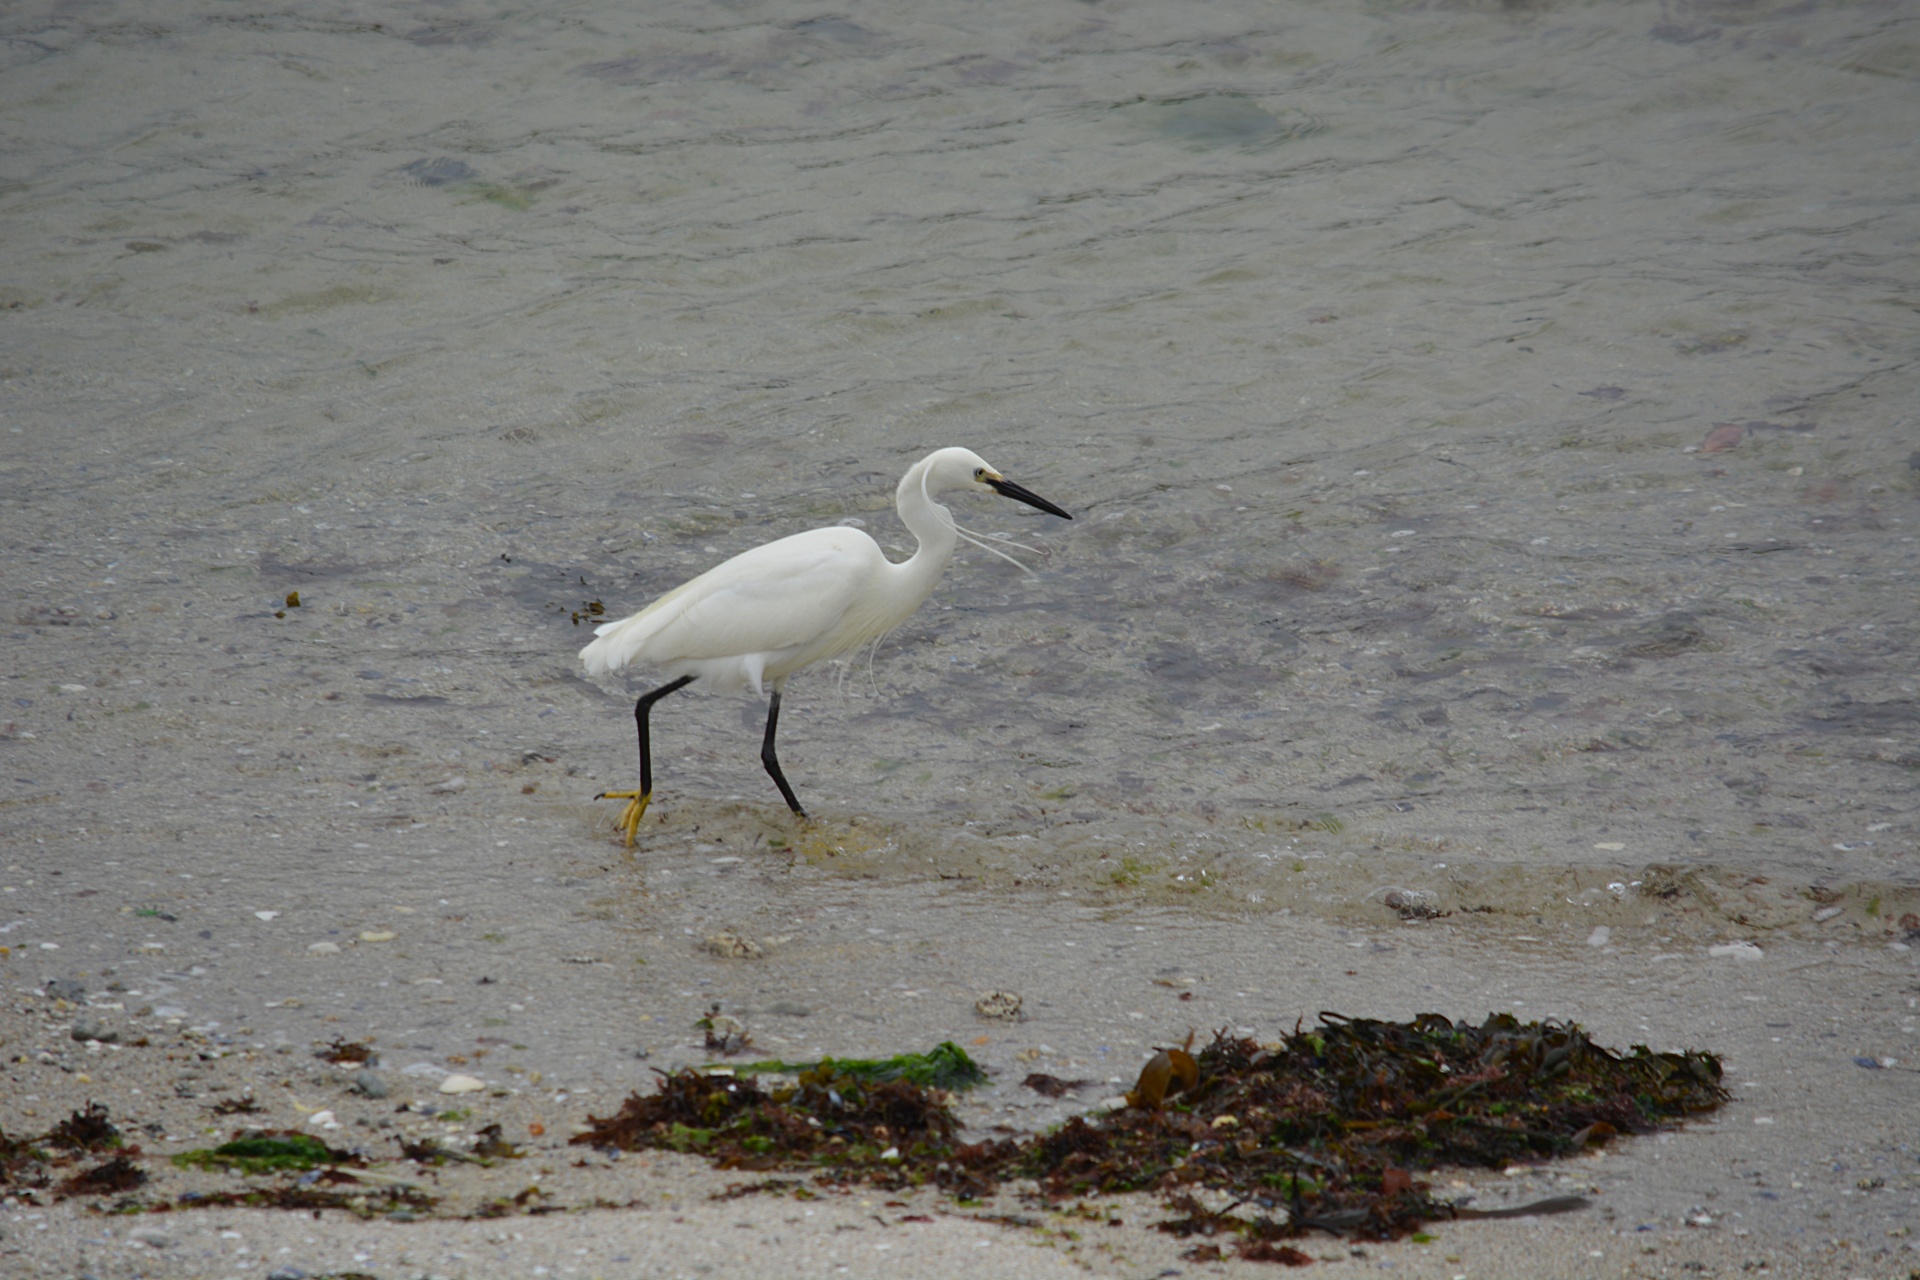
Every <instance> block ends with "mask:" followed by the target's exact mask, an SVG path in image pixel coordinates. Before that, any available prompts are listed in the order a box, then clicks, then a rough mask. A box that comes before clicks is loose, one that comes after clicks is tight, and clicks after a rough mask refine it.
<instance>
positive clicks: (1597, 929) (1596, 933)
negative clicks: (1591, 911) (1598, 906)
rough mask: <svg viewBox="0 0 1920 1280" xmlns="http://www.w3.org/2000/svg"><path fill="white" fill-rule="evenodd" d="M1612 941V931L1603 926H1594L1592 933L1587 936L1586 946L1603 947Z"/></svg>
mask: <svg viewBox="0 0 1920 1280" xmlns="http://www.w3.org/2000/svg"><path fill="white" fill-rule="evenodd" d="M1612 940H1613V930H1611V929H1609V928H1607V926H1605V925H1603V924H1602V925H1595V926H1594V930H1593V932H1592V933H1590V934H1588V935H1587V945H1588V946H1590V947H1604V946H1606V945H1607V943H1608V942H1610V941H1612Z"/></svg>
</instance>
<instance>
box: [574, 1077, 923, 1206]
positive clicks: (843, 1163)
mask: <svg viewBox="0 0 1920 1280" xmlns="http://www.w3.org/2000/svg"><path fill="white" fill-rule="evenodd" d="M837 1065H838V1064H836V1063H834V1062H833V1061H832V1060H828V1061H827V1062H825V1063H822V1064H821V1065H819V1066H817V1067H812V1068H809V1069H806V1070H803V1071H801V1072H800V1073H799V1076H798V1078H797V1081H796V1082H795V1083H793V1084H784V1083H783V1084H778V1085H774V1086H773V1087H771V1088H767V1089H762V1088H761V1087H760V1086H759V1085H758V1084H757V1083H755V1082H754V1081H753V1080H752V1079H750V1078H748V1079H742V1078H740V1077H738V1076H735V1075H732V1074H724V1075H723V1074H718V1073H707V1072H701V1071H695V1070H692V1069H690V1068H689V1069H686V1070H681V1071H676V1072H674V1073H673V1074H671V1075H667V1074H665V1073H661V1075H660V1081H659V1087H658V1089H657V1090H656V1091H655V1092H654V1093H653V1094H652V1095H651V1096H648V1097H641V1096H640V1095H638V1094H634V1095H632V1096H630V1097H628V1099H627V1100H626V1102H625V1103H624V1104H622V1106H621V1108H620V1110H619V1111H618V1112H617V1113H615V1114H614V1115H612V1116H609V1117H606V1118H604V1119H603V1118H601V1117H599V1116H591V1115H590V1116H588V1117H587V1122H588V1124H589V1125H590V1126H591V1128H590V1129H589V1130H588V1131H587V1132H585V1133H582V1134H578V1135H576V1136H575V1137H574V1138H573V1139H572V1141H573V1142H575V1143H579V1144H585V1145H591V1146H595V1147H617V1148H619V1149H621V1150H625V1151H638V1150H643V1149H647V1148H658V1149H665V1150H669V1151H683V1152H691V1153H695V1154H699V1155H704V1156H706V1157H708V1158H709V1159H711V1160H712V1161H713V1162H714V1163H715V1164H716V1165H718V1166H719V1167H720V1168H722V1169H746V1170H775V1169H793V1168H813V1169H816V1170H818V1171H819V1176H820V1180H821V1181H823V1182H856V1181H857V1182H866V1183H871V1184H873V1185H875V1186H880V1187H888V1188H899V1187H905V1186H909V1185H915V1184H918V1183H920V1182H923V1181H925V1176H926V1171H927V1170H928V1169H929V1168H931V1167H932V1166H934V1165H936V1164H938V1163H939V1162H940V1161H942V1160H943V1159H945V1158H947V1157H948V1156H950V1155H951V1153H952V1151H953V1150H954V1147H955V1143H954V1134H955V1132H956V1131H957V1130H958V1128H959V1122H958V1121H957V1120H956V1119H954V1116H953V1112H952V1110H951V1108H950V1107H949V1106H948V1105H947V1103H946V1102H945V1100H944V1099H943V1098H942V1097H941V1095H940V1094H939V1093H937V1092H936V1091H935V1090H933V1089H931V1088H929V1087H928V1086H925V1085H920V1084H915V1083H914V1082H913V1081H911V1080H905V1079H893V1080H878V1079H873V1078H870V1077H867V1076H863V1075H855V1074H849V1073H847V1072H845V1071H840V1070H836V1069H835V1068H836V1066H837Z"/></svg>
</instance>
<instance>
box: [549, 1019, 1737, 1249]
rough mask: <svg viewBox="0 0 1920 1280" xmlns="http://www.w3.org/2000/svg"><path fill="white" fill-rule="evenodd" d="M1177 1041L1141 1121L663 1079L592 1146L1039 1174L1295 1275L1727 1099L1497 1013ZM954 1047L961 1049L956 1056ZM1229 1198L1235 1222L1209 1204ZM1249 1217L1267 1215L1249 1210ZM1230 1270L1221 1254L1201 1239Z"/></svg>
mask: <svg viewBox="0 0 1920 1280" xmlns="http://www.w3.org/2000/svg"><path fill="white" fill-rule="evenodd" d="M1190 1048H1191V1037H1189V1043H1188V1045H1187V1046H1183V1047H1181V1048H1173V1049H1163V1050H1161V1051H1160V1052H1159V1053H1158V1054H1156V1055H1155V1057H1154V1058H1153V1059H1152V1060H1151V1061H1150V1062H1149V1063H1148V1064H1147V1066H1146V1068H1145V1069H1144V1070H1143V1071H1142V1073H1141V1080H1140V1082H1139V1084H1137V1085H1136V1086H1135V1088H1134V1089H1133V1090H1132V1091H1130V1092H1129V1094H1128V1095H1127V1105H1126V1107H1125V1108H1124V1109H1121V1110H1118V1111H1115V1112H1112V1113H1109V1114H1094V1115H1091V1116H1076V1117H1073V1118H1072V1119H1069V1120H1068V1121H1067V1122H1066V1123H1065V1124H1064V1125H1062V1126H1060V1127H1059V1128H1058V1129H1055V1130H1053V1131H1052V1132H1050V1133H1046V1134H1042V1135H1038V1136H1034V1137H1030V1138H1023V1139H1017V1140H1016V1139H1002V1140H999V1141H989V1142H981V1143H966V1142H962V1141H960V1140H959V1139H958V1137H957V1134H958V1133H959V1130H960V1128H961V1126H960V1124H959V1122H958V1121H957V1120H956V1119H955V1117H954V1115H953V1113H952V1111H951V1109H950V1106H949V1099H948V1098H947V1097H946V1096H945V1095H942V1094H941V1093H939V1092H937V1091H935V1090H933V1089H929V1088H927V1087H925V1086H922V1085H918V1084H914V1083H913V1082H911V1081H910V1080H905V1079H896V1080H892V1081H887V1082H873V1081H871V1080H866V1079H862V1078H860V1077H858V1076H855V1075H852V1074H849V1073H847V1072H844V1071H837V1070H835V1069H834V1068H835V1066H836V1065H837V1064H835V1063H834V1062H833V1061H832V1060H828V1061H827V1062H823V1063H821V1064H819V1065H818V1066H816V1067H813V1068H810V1069H807V1070H803V1071H801V1072H800V1074H799V1077H798V1081H797V1083H795V1084H793V1085H781V1086H776V1087H773V1088H770V1089H763V1088H761V1087H760V1086H759V1085H757V1084H756V1083H754V1082H753V1081H752V1080H748V1079H741V1078H739V1077H738V1076H734V1075H713V1074H704V1073H701V1072H698V1071H693V1070H684V1071H680V1072H677V1073H675V1074H673V1075H664V1074H663V1075H662V1076H661V1079H660V1082H659V1088H658V1091H657V1092H656V1093H654V1094H653V1095H652V1096H650V1097H644V1098H643V1097H640V1096H639V1095H634V1096H632V1097H630V1098H628V1100H627V1101H626V1103H625V1104H624V1105H623V1106H622V1107H621V1109H620V1111H619V1112H618V1113H617V1114H616V1115H614V1116H612V1117H609V1118H606V1119H601V1118H598V1117H592V1116H590V1117H588V1120H589V1124H590V1126H591V1127H590V1128H589V1129H588V1131H587V1132H585V1133H582V1134H580V1135H578V1136H576V1137H575V1138H574V1139H573V1141H574V1142H576V1143H581V1144H587V1145H591V1146H596V1147H618V1148H622V1149H625V1150H638V1149H642V1148H664V1149H668V1150H674V1151H684V1152H692V1153H697V1154H701V1155H704V1156H706V1157H708V1158H709V1159H711V1160H713V1161H714V1162H715V1163H716V1164H717V1165H719V1167H721V1168H724V1169H750V1170H787V1171H793V1170H808V1169H811V1170H813V1171H814V1175H815V1178H816V1180H817V1181H820V1182H822V1183H827V1184H833V1183H846V1182H854V1181H860V1182H867V1183H871V1184H873V1185H876V1186H879V1187H882V1188H888V1189H897V1188H902V1187H908V1186H928V1185H931V1186H937V1187H940V1188H942V1189H944V1190H946V1191H947V1192H949V1193H950V1194H954V1195H957V1196H961V1197H963V1198H966V1197H979V1196H983V1195H985V1194H987V1193H988V1192H991V1191H992V1190H994V1189H995V1188H997V1187H998V1185H999V1184H1000V1183H1001V1182H1003V1181H1006V1180H1009V1179H1015V1178H1022V1179H1031V1180H1033V1181H1034V1182H1035V1183H1037V1184H1038V1191H1037V1193H1036V1194H1037V1195H1038V1196H1039V1197H1040V1198H1042V1199H1043V1200H1045V1201H1047V1202H1049V1203H1060V1202H1064V1201H1067V1200H1071V1199H1074V1198H1077V1197H1083V1196H1087V1195H1094V1194H1106V1193H1119V1192H1131V1191H1149V1192H1157V1193H1159V1194H1161V1195H1163V1196H1165V1197H1167V1198H1168V1205H1169V1208H1170V1209H1171V1210H1172V1211H1173V1212H1175V1213H1176V1214H1180V1215H1181V1216H1179V1217H1176V1218H1174V1219H1172V1220H1171V1221H1169V1222H1168V1223H1165V1224H1163V1227H1164V1228H1165V1229H1168V1230H1172V1231H1175V1232H1176V1233H1178V1234H1187V1235H1193V1234H1198V1235H1203V1236H1226V1237H1228V1238H1234V1237H1237V1238H1238V1243H1237V1251H1238V1253H1239V1254H1240V1256H1242V1257H1246V1258H1250V1259H1260V1260H1268V1261H1293V1260H1295V1257H1296V1255H1297V1253H1298V1251H1297V1250H1293V1249H1292V1248H1291V1246H1288V1245H1286V1244H1285V1243H1284V1241H1286V1240H1288V1239H1292V1238H1297V1237H1299V1236H1302V1235H1304V1234H1305V1233H1307V1232H1308V1231H1312V1230H1321V1231H1328V1232H1333V1233H1336V1234H1339V1235H1344V1236H1349V1237H1352V1238H1355V1239H1375V1240H1383V1239H1394V1238H1397V1237H1399V1236H1403V1235H1406V1234H1408V1233H1409V1232H1412V1231H1414V1230H1417V1229H1418V1228H1419V1226H1420V1225H1421V1224H1422V1223H1425V1222H1429V1221H1433V1220H1435V1219H1441V1218H1467V1217H1487V1216H1517V1215H1519V1214H1522V1213H1550V1212H1562V1211H1566V1210H1569V1209H1575V1208H1580V1207H1583V1206H1584V1205H1585V1203H1586V1202H1585V1201H1583V1200H1579V1199H1577V1198H1573V1197H1567V1198H1561V1199H1557V1200H1552V1201H1543V1202H1540V1203H1538V1204H1534V1205H1528V1206H1524V1207H1522V1208H1520V1209H1509V1210H1498V1211H1493V1212H1491V1213H1488V1212H1476V1211H1473V1210H1468V1209H1463V1208H1459V1207H1456V1206H1454V1205H1452V1204H1449V1203H1447V1202H1446V1201H1443V1200H1437V1199H1435V1198H1434V1197H1433V1196H1432V1195H1431V1194H1429V1188H1428V1185H1427V1184H1426V1183H1424V1182H1422V1181H1420V1180H1419V1179H1418V1178H1417V1177H1416V1176H1415V1175H1416V1174H1417V1173H1419V1172H1421V1171H1424V1170H1429V1169H1433V1168H1436V1167H1439V1166H1447V1165H1451V1166H1466V1167H1478V1168H1502V1167H1505V1166H1507V1165H1509V1164H1513V1163H1516V1162H1533V1161H1542V1160H1548V1159H1553V1158H1555V1157H1560V1156H1566V1155H1570V1154H1573V1153H1575V1152H1578V1151H1579V1150H1581V1149H1582V1148H1584V1147H1586V1146H1587V1145H1589V1144H1591V1143H1597V1142H1604V1141H1605V1140H1606V1139H1608V1138H1610V1137H1612V1136H1614V1135H1617V1134H1631V1133H1644V1132H1648V1131H1651V1130H1654V1129H1658V1128H1661V1127H1664V1126H1666V1125H1669V1124H1672V1123H1674V1122H1677V1121H1679V1120H1683V1119H1685V1118H1686V1117H1688V1116H1690V1115H1694V1114H1697V1113H1700V1112H1705V1111H1709V1110H1711V1109H1713V1108H1715V1107H1717V1106H1719V1105H1720V1103H1721V1102H1722V1101H1724V1100H1725V1099H1726V1097H1727V1096H1728V1095H1727V1092H1726V1090H1725V1089H1724V1088H1723V1087H1722V1086H1721V1084H1720V1078H1721V1069H1720V1063H1719V1060H1718V1059H1717V1058H1716V1057H1715V1056H1714V1055H1712V1054H1710V1053H1704V1052H1697V1051H1695V1052H1685V1053H1655V1052H1653V1051H1652V1050H1650V1049H1648V1048H1647V1047H1646V1046H1644V1045H1635V1046H1634V1047H1633V1048H1632V1049H1631V1050H1630V1051H1629V1052H1627V1053H1624V1054H1622V1053H1616V1052H1614V1051H1612V1050H1610V1049H1607V1048H1604V1047H1602V1046H1600V1045H1596V1044H1595V1043H1593V1041H1592V1039H1591V1038H1590V1037H1589V1036H1588V1035H1587V1033H1586V1032H1585V1031H1583V1030H1581V1028H1580V1027H1579V1026H1578V1025H1576V1024H1573V1023H1561V1022H1553V1021H1547V1022H1530V1023H1522V1022H1520V1021H1519V1020H1518V1019H1516V1018H1515V1017H1513V1016H1512V1015H1511V1014H1494V1015H1491V1016H1489V1017H1488V1018H1487V1019H1486V1021H1485V1022H1483V1023H1481V1024H1480V1025H1478V1026H1475V1025H1473V1024H1470V1023H1458V1024H1456V1023H1454V1022H1452V1021H1451V1020H1449V1019H1447V1018H1445V1017H1442V1016H1440V1015H1439V1014H1422V1015H1420V1016H1419V1017H1417V1018H1415V1019H1414V1020H1413V1021H1411V1022H1404V1023H1400V1022H1383V1021H1377V1020H1374V1019H1369V1018H1347V1017H1343V1016H1341V1015H1339V1014H1334V1013H1323V1014H1322V1015H1321V1020H1320V1024H1319V1025H1318V1026H1316V1027H1313V1028H1311V1029H1302V1028H1300V1027H1299V1026H1296V1027H1295V1029H1294V1033H1293V1034H1292V1035H1290V1036H1287V1037H1285V1038H1284V1039H1282V1040H1281V1041H1280V1042H1279V1043H1277V1044H1270V1045H1262V1044H1259V1043H1257V1042H1255V1041H1253V1040H1251V1039H1246V1038H1241V1037H1234V1036H1230V1035H1228V1034H1226V1033H1225V1032H1221V1033H1218V1034H1216V1035H1215V1037H1214V1039H1213V1042H1212V1043H1211V1044H1209V1045H1208V1046H1206V1047H1205V1048H1204V1049H1202V1050H1201V1051H1200V1052H1199V1053H1198V1054H1192V1053H1190V1052H1189V1050H1190ZM956 1052H957V1050H956ZM1201 1189H1206V1190H1208V1191H1211V1192H1216V1193H1221V1194H1224V1195H1225V1196H1228V1197H1231V1199H1232V1203H1231V1204H1230V1205H1228V1207H1227V1208H1226V1209H1224V1210H1217V1211H1215V1210H1208V1209H1206V1208H1204V1207H1203V1206H1202V1205H1201V1203H1200V1202H1199V1201H1198V1200H1197V1199H1196V1198H1195V1192H1196V1191H1198V1190H1201ZM1241 1206H1249V1207H1250V1210H1251V1211H1252V1214H1253V1216H1251V1217H1240V1216H1235V1215H1234V1214H1233V1213H1232V1212H1231V1211H1232V1210H1233V1209H1235V1208H1239V1207H1241ZM1196 1248H1197V1249H1199V1250H1200V1253H1196V1255H1195V1256H1196V1257H1199V1256H1200V1254H1201V1253H1204V1254H1206V1255H1207V1256H1224V1255H1223V1254H1221V1253H1220V1252H1219V1247H1218V1246H1216V1245H1205V1246H1196Z"/></svg>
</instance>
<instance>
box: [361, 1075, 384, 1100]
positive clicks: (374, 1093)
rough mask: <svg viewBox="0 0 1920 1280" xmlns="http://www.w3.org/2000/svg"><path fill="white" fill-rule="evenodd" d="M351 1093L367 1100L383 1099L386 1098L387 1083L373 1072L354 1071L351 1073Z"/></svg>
mask: <svg viewBox="0 0 1920 1280" xmlns="http://www.w3.org/2000/svg"><path fill="white" fill-rule="evenodd" d="M353 1091H354V1092H355V1093H358V1094H364V1095H365V1096H367V1097H369V1098H384V1097H386V1096H387V1082H386V1081H385V1080H382V1079H381V1078H380V1077H379V1075H378V1074H377V1073H375V1072H372V1071H356V1072H354V1073H353Z"/></svg>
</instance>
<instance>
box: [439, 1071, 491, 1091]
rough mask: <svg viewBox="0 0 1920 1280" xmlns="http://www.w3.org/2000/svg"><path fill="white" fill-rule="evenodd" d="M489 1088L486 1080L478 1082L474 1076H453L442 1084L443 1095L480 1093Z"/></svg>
mask: <svg viewBox="0 0 1920 1280" xmlns="http://www.w3.org/2000/svg"><path fill="white" fill-rule="evenodd" d="M486 1087H487V1082H486V1081H485V1080H476V1079H475V1078H474V1077H472V1076H463V1075H451V1076H448V1077H447V1078H446V1079H445V1080H442V1081H441V1082H440V1092H442V1093H478V1092H480V1090H482V1089H484V1088H486Z"/></svg>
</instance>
